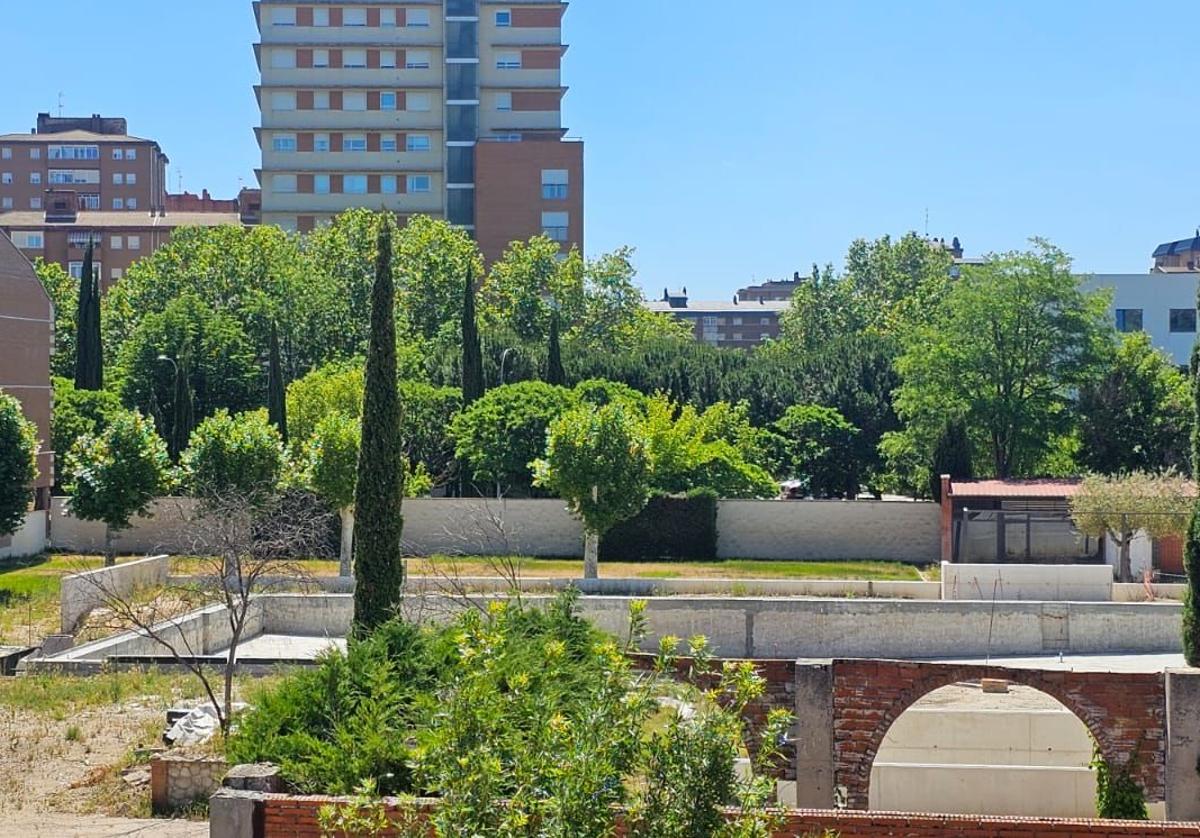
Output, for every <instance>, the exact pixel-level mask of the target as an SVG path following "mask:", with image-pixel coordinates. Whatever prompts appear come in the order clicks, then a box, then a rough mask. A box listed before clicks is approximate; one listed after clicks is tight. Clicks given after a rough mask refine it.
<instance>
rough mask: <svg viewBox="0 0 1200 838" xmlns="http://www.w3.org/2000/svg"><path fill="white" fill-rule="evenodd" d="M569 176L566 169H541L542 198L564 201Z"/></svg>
mask: <svg viewBox="0 0 1200 838" xmlns="http://www.w3.org/2000/svg"><path fill="white" fill-rule="evenodd" d="M569 178H570V175H569V173H568V172H567V170H566V169H542V200H544V201H565V200H566V199H567V191H568V187H567V184H568V183H569Z"/></svg>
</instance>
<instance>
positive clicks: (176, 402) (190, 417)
mask: <svg viewBox="0 0 1200 838" xmlns="http://www.w3.org/2000/svg"><path fill="white" fill-rule="evenodd" d="M163 357H166V356H163ZM173 368H174V369H173V371H174V373H175V388H174V390H173V391H172V393H171V407H172V414H171V436H170V437H169V439H168V441H167V451H168V452H169V453H170V455H171V460H172V462H178V461H179V456H180V455H181V454H182V453H183V451H184V449H186V448H187V445H188V440H189V439H191V437H192V431H193V430H195V428H196V394H195V393H194V392H193V391H192V344H191V340H190V337H188V336H185V338H184V341H183V346H182V347H181V349H180V352H179V357H178V358H177V359H175V362H174V364H173Z"/></svg>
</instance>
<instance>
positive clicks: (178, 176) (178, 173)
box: [175, 169, 183, 195]
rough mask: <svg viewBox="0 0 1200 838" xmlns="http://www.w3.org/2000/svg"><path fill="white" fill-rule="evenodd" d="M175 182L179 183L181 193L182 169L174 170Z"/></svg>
mask: <svg viewBox="0 0 1200 838" xmlns="http://www.w3.org/2000/svg"><path fill="white" fill-rule="evenodd" d="M175 182H176V183H177V184H178V185H179V194H180V195H182V194H183V169H176V170H175Z"/></svg>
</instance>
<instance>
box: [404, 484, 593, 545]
mask: <svg viewBox="0 0 1200 838" xmlns="http://www.w3.org/2000/svg"><path fill="white" fill-rule="evenodd" d="M403 514H404V534H403V540H402V546H403V549H404V551H405V553H407V554H409V555H413V556H429V555H433V554H438V553H441V554H448V555H482V556H504V555H508V556H517V555H519V556H562V557H567V556H570V557H574V556H580V557H581V556H583V526H582V525H581V524H580V523H579V521H578V520H577V519H575V518H574V517H572V516H571V514H570V513H569V512H567V508H566V505H565V504H564V503H563V502H562V501H560V500H494V499H492V500H489V499H483V498H415V499H411V500H406V501H404V507H403Z"/></svg>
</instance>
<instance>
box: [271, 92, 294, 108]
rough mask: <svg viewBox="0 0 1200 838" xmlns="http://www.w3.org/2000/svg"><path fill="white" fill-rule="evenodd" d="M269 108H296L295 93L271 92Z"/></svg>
mask: <svg viewBox="0 0 1200 838" xmlns="http://www.w3.org/2000/svg"><path fill="white" fill-rule="evenodd" d="M271 110H273V111H294V110H296V94H295V93H293V92H285V93H280V92H275V93H272V94H271Z"/></svg>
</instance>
